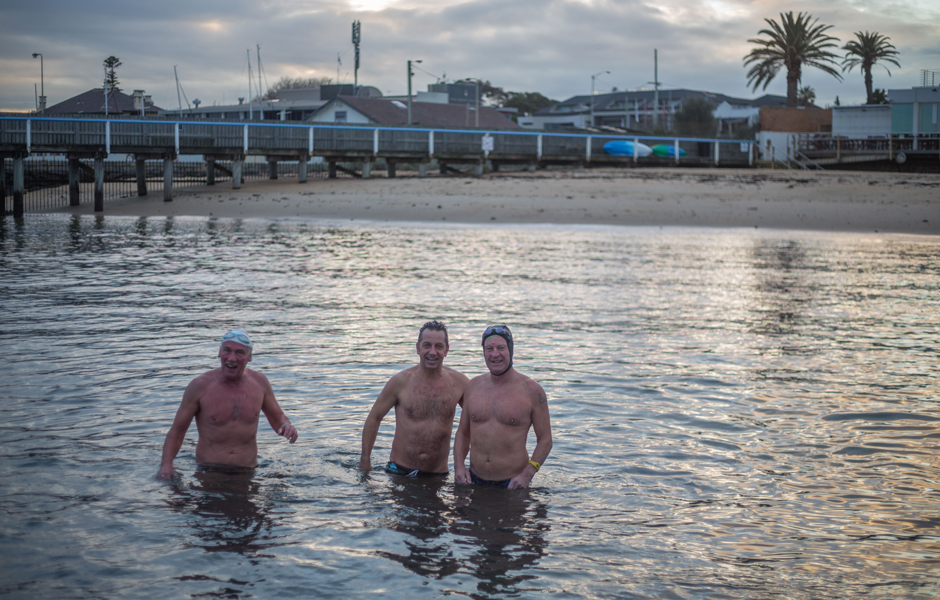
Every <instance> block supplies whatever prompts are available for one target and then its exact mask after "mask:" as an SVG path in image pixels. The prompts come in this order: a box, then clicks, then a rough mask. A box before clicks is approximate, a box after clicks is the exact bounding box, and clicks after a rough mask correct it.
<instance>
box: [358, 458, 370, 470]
mask: <svg viewBox="0 0 940 600" xmlns="http://www.w3.org/2000/svg"><path fill="white" fill-rule="evenodd" d="M359 470H360V471H371V470H372V460H371V459H370V458H369V457H368V456H364V457H363V458H360V459H359Z"/></svg>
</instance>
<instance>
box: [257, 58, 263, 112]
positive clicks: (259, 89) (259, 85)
mask: <svg viewBox="0 0 940 600" xmlns="http://www.w3.org/2000/svg"><path fill="white" fill-rule="evenodd" d="M261 98H262V92H261V44H258V120H259V121H264V105H263V104H261V102H262V100H261Z"/></svg>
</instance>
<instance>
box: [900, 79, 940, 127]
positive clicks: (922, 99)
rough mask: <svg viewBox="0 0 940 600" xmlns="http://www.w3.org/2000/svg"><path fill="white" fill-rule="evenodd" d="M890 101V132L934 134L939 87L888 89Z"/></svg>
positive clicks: (939, 100)
mask: <svg viewBox="0 0 940 600" xmlns="http://www.w3.org/2000/svg"><path fill="white" fill-rule="evenodd" d="M888 100H889V101H890V102H891V133H896V134H913V135H924V134H928V135H929V134H936V133H940V127H938V125H937V122H938V116H940V115H938V112H940V87H938V86H935V85H934V86H927V87H915V88H911V89H909V90H888Z"/></svg>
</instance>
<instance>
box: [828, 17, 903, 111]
mask: <svg viewBox="0 0 940 600" xmlns="http://www.w3.org/2000/svg"><path fill="white" fill-rule="evenodd" d="M889 39H890V38H888V37H885V36H883V35H881V34H880V33H877V32H874V31H872V32H868V31H866V32H865V33H862V32H861V31H856V32H855V39H854V40H851V41H849V42H847V43H846V44H845V46H843V47H842V49H843V50H845V52H846V56H845V60H844V61H842V70H843V71H846V70H847V71H851V70H852V69H853V68H854V67H856V66H857V67H858V68H859V70H860V71H861V72H862V75H863V76H864V77H865V94H866V98H867V99H866V101H865V103H866V104H877V103H876V102H875V96H874V92H873V91H872V81H871V68H872V67H873V66H875V63H876V62H879V61H881V62H883V63H884V62H889V63H892V64H894V65H895V66H897V67H898V68H900V67H901V63H899V62H898V61H897V59H896V58H895V56H897V55H898V51H897V49H896V48H895V47H894V45H893V44H891V43H890V42H888V40H889ZM882 66H884V65H882ZM885 71H888V67H885ZM888 76H889V77H890V76H891V71H888Z"/></svg>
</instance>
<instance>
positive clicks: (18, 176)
mask: <svg viewBox="0 0 940 600" xmlns="http://www.w3.org/2000/svg"><path fill="white" fill-rule="evenodd" d="M23 168H24V167H23V155H22V154H20V153H19V152H17V153H16V155H15V156H14V157H13V216H14V217H15V218H17V219H19V218H21V217H22V216H23V213H25V212H26V207H25V205H24V204H23V193H24V188H25V183H24V182H25V177H24V176H23V175H24V173H23Z"/></svg>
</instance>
